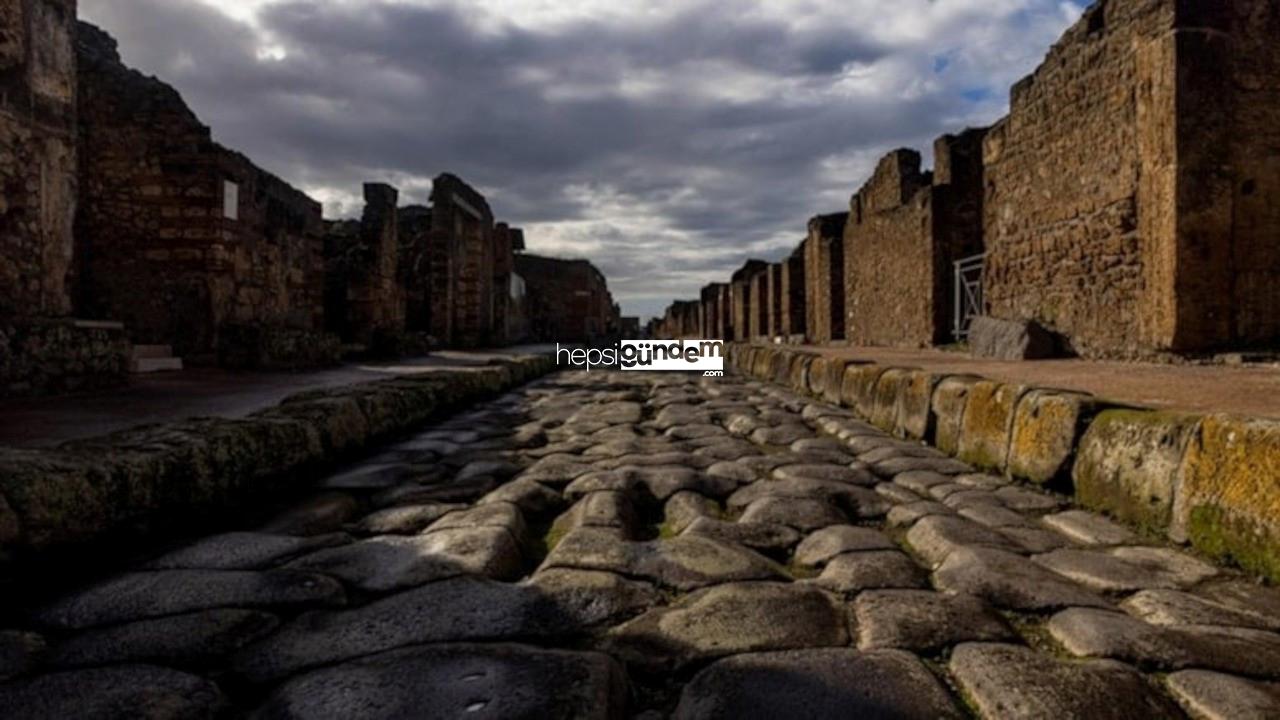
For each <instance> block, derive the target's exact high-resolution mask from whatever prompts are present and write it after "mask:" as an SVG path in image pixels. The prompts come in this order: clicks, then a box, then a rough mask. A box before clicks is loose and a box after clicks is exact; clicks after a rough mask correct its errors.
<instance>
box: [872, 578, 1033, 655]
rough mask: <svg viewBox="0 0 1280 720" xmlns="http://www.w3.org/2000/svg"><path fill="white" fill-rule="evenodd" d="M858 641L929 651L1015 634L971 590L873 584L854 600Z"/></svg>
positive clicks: (873, 644)
mask: <svg viewBox="0 0 1280 720" xmlns="http://www.w3.org/2000/svg"><path fill="white" fill-rule="evenodd" d="M853 607H854V613H855V618H856V619H857V627H858V647H860V648H862V649H863V650H870V649H874V648H902V649H904V650H914V651H917V652H929V651H935V650H941V649H943V648H947V647H951V646H952V645H955V644H957V643H961V642H971V641H972V642H977V641H998V640H1013V639H1015V638H1016V636H1015V635H1014V632H1013V630H1012V629H1011V628H1010V627H1009V625H1008V623H1006V622H1005V621H1004V620H1003V619H1002V618H1001V617H1000V616H999V615H998V614H997V613H995V612H994V611H992V610H991V608H989V607H987V605H986V604H985V603H983V602H982V601H981V600H979V599H978V598H976V597H973V596H971V595H947V594H943V593H936V592H930V591H927V590H869V591H867V592H864V593H862V594H860V595H858V597H857V599H855V600H854V604H853Z"/></svg>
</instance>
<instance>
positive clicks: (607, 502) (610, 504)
mask: <svg viewBox="0 0 1280 720" xmlns="http://www.w3.org/2000/svg"><path fill="white" fill-rule="evenodd" d="M638 525H639V520H637V518H636V510H635V506H634V505H632V503H631V500H630V498H629V496H628V495H626V494H625V493H622V492H618V491H614V490H602V491H599V492H593V493H588V494H587V495H586V496H584V497H583V498H582V499H581V500H579V501H578V502H576V503H574V505H573V507H571V508H569V510H568V512H566V513H565V514H563V515H561V516H560V517H558V518H556V521H555V523H554V524H552V526H551V527H552V532H555V533H561V534H563V533H567V532H569V531H570V530H574V529H576V528H580V527H606V528H616V529H618V530H620V531H621V532H622V535H623V536H625V537H630V536H632V535H634V534H635V529H636V527H637V526H638Z"/></svg>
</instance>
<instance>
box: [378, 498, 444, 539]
mask: <svg viewBox="0 0 1280 720" xmlns="http://www.w3.org/2000/svg"><path fill="white" fill-rule="evenodd" d="M465 507H466V505H461V504H456V503H452V504H446V503H431V504H429V505H402V506H400V507H392V508H387V509H385V510H378V511H377V512H372V513H369V514H368V515H365V516H364V517H363V518H361V519H360V522H359V523H357V525H356V528H357V529H358V530H359V531H360V532H361V533H363V534H365V535H415V534H417V533H419V532H422V531H423V530H425V529H426V528H427V527H428V526H430V525H431V524H432V523H434V522H435V521H437V520H439V519H440V518H442V517H444V516H445V515H448V514H449V513H451V512H453V511H455V510H461V509H463V508H465Z"/></svg>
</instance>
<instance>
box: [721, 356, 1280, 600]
mask: <svg viewBox="0 0 1280 720" xmlns="http://www.w3.org/2000/svg"><path fill="white" fill-rule="evenodd" d="M727 354H728V365H729V366H730V367H731V368H733V369H735V370H737V371H739V372H743V373H745V374H748V375H750V376H753V377H756V378H759V379H762V380H767V381H772V382H775V383H778V384H781V385H784V386H787V387H790V388H791V389H793V390H795V391H797V392H800V393H802V394H807V395H811V396H815V397H819V398H822V399H823V400H825V401H827V402H830V403H833V404H836V405H840V406H843V407H846V408H850V409H852V410H854V411H856V412H857V413H858V414H859V415H861V416H863V417H864V418H865V419H867V420H868V421H870V422H871V423H872V424H874V425H876V426H877V427H879V428H881V429H883V430H885V431H886V432H891V433H893V434H894V435H896V436H898V437H902V438H907V439H912V440H918V441H921V442H926V443H929V444H931V445H933V446H935V447H937V448H938V449H940V450H942V451H944V452H947V453H948V454H950V455H953V456H955V457H956V458H958V459H960V460H962V461H964V462H967V463H969V464H971V465H973V466H975V467H979V468H982V469H984V470H987V471H990V472H996V473H1003V474H1005V475H1006V476H1008V477H1011V478H1014V479H1017V480H1020V481H1023V482H1027V483H1031V484H1035V485H1040V486H1047V487H1050V488H1051V489H1054V490H1057V491H1060V492H1063V493H1066V494H1069V495H1071V496H1073V497H1074V499H1075V501H1076V502H1077V503H1079V504H1080V505H1083V506H1085V507H1088V508H1091V509H1093V510H1097V511H1100V512H1104V513H1107V514H1109V515H1111V516H1112V517H1115V518H1116V519H1118V520H1121V521H1123V522H1126V523H1128V524H1129V525H1132V526H1134V527H1136V528H1138V529H1139V530H1141V531H1144V532H1147V533H1149V534H1154V535H1159V536H1163V537H1168V538H1169V539H1171V540H1173V541H1175V542H1179V543H1189V544H1190V545H1191V546H1193V547H1194V548H1196V549H1197V550H1199V551H1201V552H1203V553H1205V554H1206V555H1209V556H1212V557H1214V558H1215V559H1217V560H1219V561H1221V562H1228V563H1234V564H1237V565H1239V566H1240V567H1241V568H1243V569H1245V570H1246V571H1248V572H1251V573H1255V574H1257V575H1260V576H1262V577H1265V578H1268V579H1270V580H1272V581H1280V421H1277V420H1271V419H1261V418H1252V417H1245V416H1239V415H1228V414H1213V413H1210V414H1185V413H1175V412H1169V411H1161V410H1149V409H1146V408H1141V407H1135V406H1122V405H1117V404H1115V403H1111V402H1108V401H1105V400H1102V399H1099V398H1097V397H1094V396H1092V395H1089V394H1087V393H1081V392H1073V391H1067V390H1059V389H1053V388H1045V387H1036V386H1032V385H1026V384H1016V383H1003V382H999V381H996V380H989V379H987V378H984V377H981V376H978V375H970V374H949V373H939V372H930V371H926V370H920V369H917V368H910V367H892V366H888V365H880V364H875V363H866V362H858V361H853V360H848V359H842V358H837V357H828V356H824V355H819V354H816V353H812V352H805V351H802V350H796V349H792V348H788V347H785V346H760V345H749V344H744V343H736V344H731V345H729V349H728V353H727Z"/></svg>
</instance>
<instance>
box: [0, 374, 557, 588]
mask: <svg viewBox="0 0 1280 720" xmlns="http://www.w3.org/2000/svg"><path fill="white" fill-rule="evenodd" d="M554 369H555V360H554V359H553V358H552V357H550V356H544V355H528V356H522V357H517V358H515V359H511V360H492V361H490V363H489V364H488V365H484V366H478V367H474V368H465V369H458V370H451V371H442V372H433V373H429V374H423V375H404V376H398V377H396V378H393V379H388V380H381V381H376V382H369V383H361V384H357V385H349V386H344V387H339V388H328V389H322V390H311V391H305V392H302V393H298V394H296V395H292V396H290V397H287V398H285V399H284V400H283V401H281V402H280V404H279V405H277V406H275V407H272V408H268V409H265V410H262V411H259V412H256V413H254V414H252V415H250V416H248V417H245V418H240V419H227V418H195V419H190V420H186V421H182V422H175V423H165V424H159V425H150V426H143V427H139V428H134V429H131V430H125V431H122V432H117V433H112V434H110V435H106V436H103V437H98V438H91V439H85V440H72V441H68V442H65V443H62V444H61V445H58V446H56V447H54V448H49V449H24V448H0V571H4V570H5V569H6V568H8V569H9V570H13V569H14V568H17V567H30V566H31V565H32V564H33V563H34V562H37V561H39V560H40V559H41V558H43V557H51V556H54V555H61V554H65V553H69V552H71V553H74V552H77V551H78V550H82V549H83V550H85V551H88V552H97V551H100V550H101V549H102V547H103V544H104V543H111V542H114V541H116V540H124V541H126V543H127V542H129V541H136V540H137V539H139V538H146V537H150V536H152V535H154V534H156V533H158V532H161V531H162V529H163V528H174V527H181V525H182V522H183V520H184V519H188V520H191V519H199V518H205V517H207V516H208V515H210V514H216V513H219V512H227V511H229V510H234V509H235V508H238V507H244V506H246V505H247V504H248V503H250V502H252V501H254V500H260V499H263V498H268V497H272V496H277V495H280V494H281V493H283V492H285V491H288V490H292V489H298V488H300V487H305V486H306V483H307V482H308V481H309V480H310V479H313V478H314V477H316V473H317V472H319V471H321V470H323V469H324V468H328V467H332V466H334V465H336V464H337V463H340V462H342V461H343V460H344V459H349V458H351V457H354V456H356V455H358V454H359V453H361V452H362V451H364V450H366V449H368V448H370V447H373V446H375V445H377V444H379V443H381V442H384V441H386V440H388V439H390V438H392V437H395V436H397V435H400V434H403V433H405V432H408V431H410V430H413V429H414V428H416V427H418V426H421V425H422V424H424V423H425V422H427V421H428V420H430V419H432V418H435V417H439V416H441V415H444V414H446V413H449V412H452V411H455V410H457V409H460V408H462V407H466V406H467V405H469V404H472V403H474V402H477V401H479V400H483V399H488V398H491V397H493V396H496V395H498V394H499V393H501V392H504V391H506V390H508V389H510V388H512V387H515V386H518V385H521V384H524V383H526V382H528V381H530V380H533V379H535V378H537V377H540V376H542V375H545V374H547V373H549V372H552V371H553V370H554Z"/></svg>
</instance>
